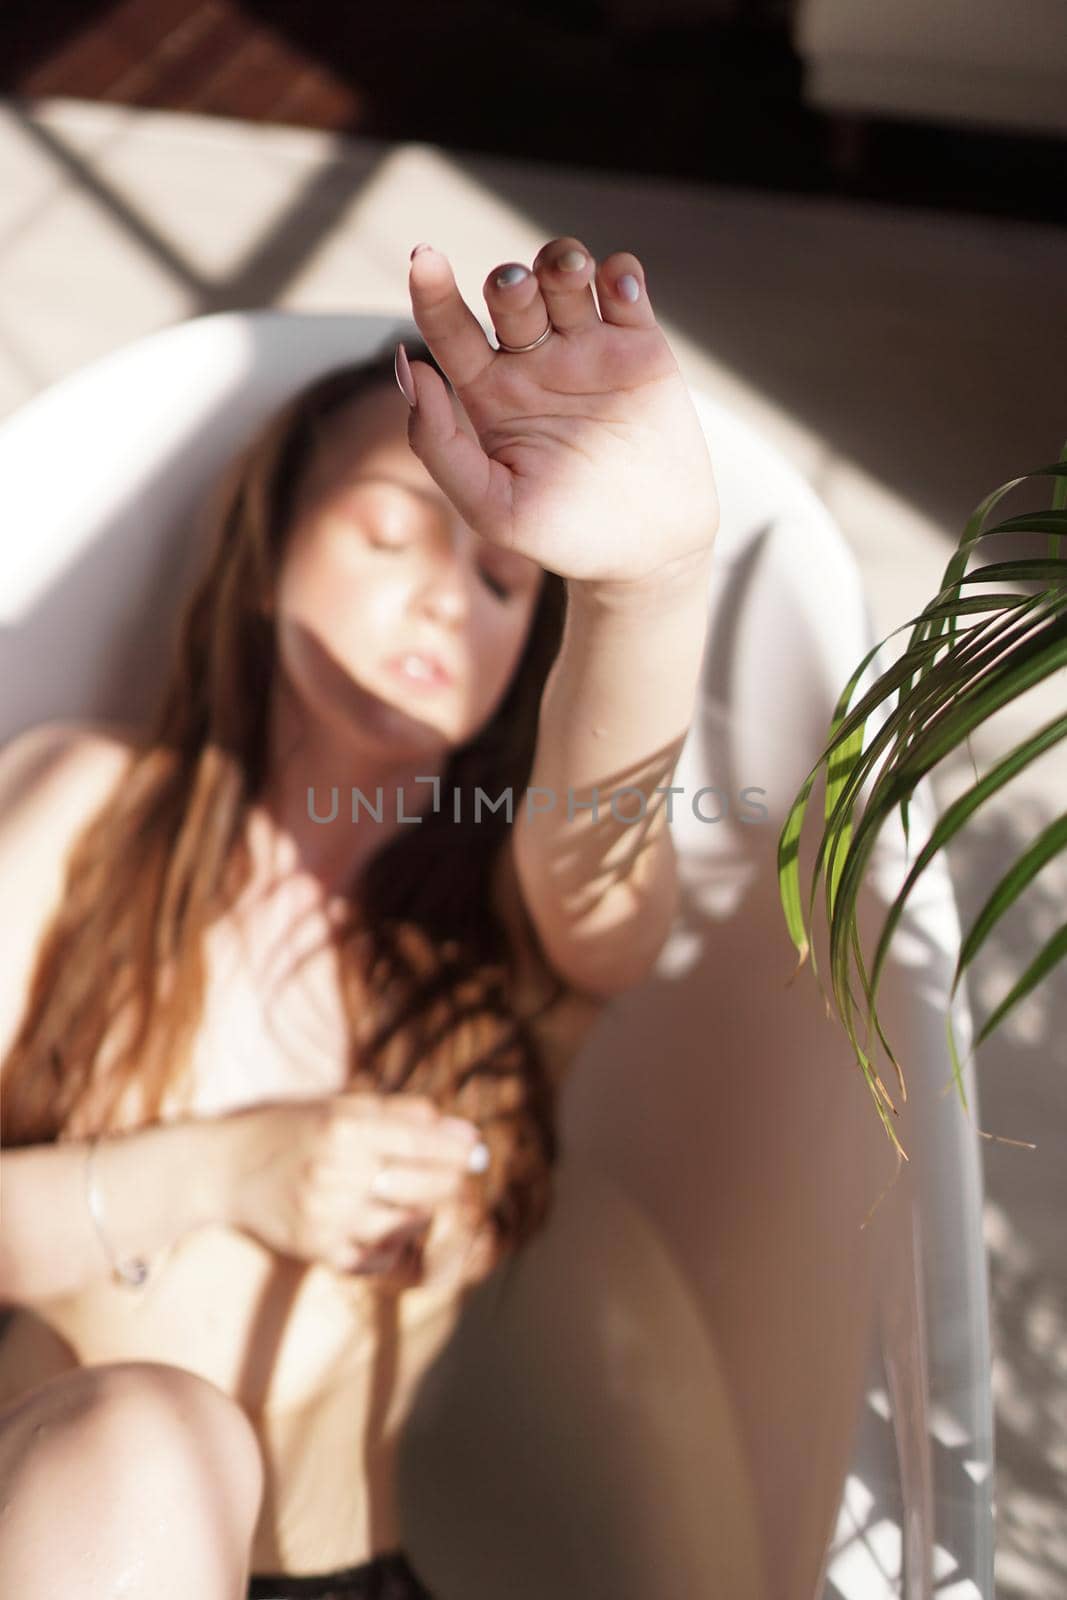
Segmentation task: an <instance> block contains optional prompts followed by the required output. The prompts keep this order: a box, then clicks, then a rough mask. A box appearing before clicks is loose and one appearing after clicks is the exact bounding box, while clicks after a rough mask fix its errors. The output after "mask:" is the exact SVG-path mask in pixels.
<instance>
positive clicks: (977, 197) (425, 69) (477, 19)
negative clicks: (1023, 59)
mask: <svg viewBox="0 0 1067 1600" xmlns="http://www.w3.org/2000/svg"><path fill="white" fill-rule="evenodd" d="M789 4H790V0H736V5H735V12H736V15H737V16H738V17H739V18H741V17H743V18H744V21H743V22H741V21H735V22H723V21H719V22H714V21H709V22H706V23H703V24H700V25H694V26H689V27H685V28H679V27H674V28H666V27H657V28H651V29H650V28H643V29H642V28H637V27H635V26H632V25H631V26H622V25H621V24H620V23H619V22H618V21H617V20H616V21H613V20H612V19H611V18H610V17H609V16H608V14H607V11H606V8H605V7H603V6H602V5H600V4H599V3H598V0H404V4H403V5H402V6H401V5H397V4H392V5H390V4H389V3H388V0H376V3H374V4H365V3H363V0H244V3H237V0H107V3H104V0H40V3H39V4H37V5H24V6H21V7H18V8H16V11H15V14H14V15H11V14H7V15H5V17H4V20H3V23H2V25H0V39H2V42H3V46H4V51H3V60H2V61H0V93H2V94H5V95H8V96H13V97H16V98H27V99H32V98H36V97H39V96H45V95H67V96H74V97H76V98H84V99H91V100H105V101H112V102H118V103H121V104H124V105H138V106H150V107H163V108H170V109H175V110H182V111H194V112H201V113H204V114H207V115H219V116H228V117H242V118H249V119H251V120H253V121H269V122H279V123H291V124H296V125H299V126H304V127H313V128H324V129H331V130H335V131H340V132H346V133H352V134H357V135H363V136H365V137H369V138H378V139H388V140H405V139H406V140H411V139H415V140H421V141H427V142H430V143H433V144H437V145H441V146H443V147H446V148H450V149H454V150H458V151H463V150H470V151H479V152H491V153H494V154H497V155H501V156H512V157H520V158H526V159H530V160H536V161H542V162H548V163H556V162H559V163H565V164H567V165H575V166H579V167H585V168H596V169H605V168H606V169H612V170H616V171H625V172H631V173H648V174H650V175H654V174H663V175H668V176H673V177H679V178H687V179H693V180H697V181H707V182H712V183H725V184H743V185H746V186H748V187H753V188H762V189H770V190H777V191H780V192H781V191H785V192H792V193H822V194H838V195H843V196H853V197H866V198H869V199H873V200H883V201H888V202H892V203H894V204H898V205H901V204H902V205H916V206H934V207H941V208H949V209H957V210H965V211H977V212H985V213H992V214H1001V215H1010V216H1017V217H1025V218H1034V219H1037V220H1044V221H1056V222H1067V184H1065V183H1064V182H1063V173H1064V168H1065V165H1067V145H1065V143H1064V142H1063V141H1059V140H1052V139H1038V138H1029V137H1023V136H1018V135H1016V136H1002V135H996V134H991V133H982V132H973V131H968V132H965V131H962V130H959V129H949V128H942V127H933V126H927V125H922V124H908V123H893V122H889V121H877V122H870V123H858V122H841V121H831V120H829V119H827V118H824V117H822V116H820V115H818V114H816V113H813V112H812V111H810V110H809V109H807V108H806V107H805V106H804V104H803V101H802V96H801V84H802V69H801V63H800V61H799V60H798V58H797V57H796V55H795V53H794V51H793V48H792V45H791V41H790V35H789V27H788V13H789ZM717 9H718V11H719V13H720V15H721V12H722V10H723V9H725V7H724V6H723V5H722V4H721V3H720V5H719V7H718V8H717Z"/></svg>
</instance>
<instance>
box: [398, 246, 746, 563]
mask: <svg viewBox="0 0 1067 1600" xmlns="http://www.w3.org/2000/svg"><path fill="white" fill-rule="evenodd" d="M579 258H580V260H579ZM576 261H577V262H578V263H579V264H577V265H574V263H575V262H576ZM517 266H518V264H517V263H512V264H510V265H508V266H506V267H504V268H501V267H496V268H494V269H493V271H492V272H491V273H490V274H489V276H488V277H487V278H486V280H485V284H484V289H483V292H484V295H485V300H486V305H487V306H488V309H489V314H490V317H491V319H492V322H493V326H494V328H495V329H496V333H497V337H498V339H499V340H501V341H502V342H504V343H505V344H510V345H525V344H530V343H531V342H532V341H534V340H536V339H537V338H538V337H539V335H540V334H541V333H542V332H543V331H544V330H545V329H546V328H549V327H550V328H551V330H552V331H551V333H550V335H549V337H548V338H547V339H545V341H544V343H542V344H540V345H539V346H538V347H537V348H536V349H533V350H529V351H526V352H524V353H522V354H511V353H508V352H504V351H499V350H496V349H494V347H493V346H492V345H491V344H490V343H489V341H488V339H487V338H486V336H485V333H484V332H483V330H482V327H481V325H480V323H479V322H478V320H477V318H476V317H475V316H474V313H473V312H472V311H471V310H470V308H469V306H468V305H467V304H466V302H465V301H464V299H463V297H462V296H461V294H460V293H459V290H458V288H457V287H456V282H455V279H454V277H453V275H452V269H451V267H450V265H449V262H448V259H447V257H445V256H444V255H442V254H441V253H440V252H439V251H437V250H435V249H433V248H432V246H429V245H419V246H417V247H416V250H415V251H414V252H413V255H412V261H411V272H410V278H409V289H410V294H411V305H412V311H413V315H414V318H415V321H416V323H417V325H418V327H419V330H420V332H421V333H422V336H423V338H424V339H425V341H426V343H427V345H428V346H429V348H430V350H431V351H432V352H433V356H434V359H435V360H436V361H437V362H438V363H439V364H440V366H441V369H442V371H444V372H445V373H446V374H447V375H448V379H449V383H451V385H452V388H453V389H454V391H455V395H456V397H457V398H458V400H459V401H460V405H461V410H460V409H459V408H457V407H456V405H455V402H454V401H453V399H452V397H451V395H450V394H449V391H448V388H447V386H446V385H445V384H444V383H443V382H442V380H441V378H440V377H439V375H438V374H437V373H436V372H435V371H434V370H433V368H432V367H430V366H429V365H428V364H427V363H425V362H420V361H416V362H414V363H410V364H409V363H408V362H407V358H406V354H405V353H402V347H399V348H398V352H397V377H398V381H399V382H400V383H401V387H404V383H405V379H406V380H407V382H408V383H409V384H410V385H411V387H410V389H409V390H408V399H409V401H410V400H411V399H412V394H414V396H415V400H416V404H415V406H414V409H413V410H412V413H411V417H410V420H409V427H408V434H409V439H410V443H411V447H412V449H413V450H414V452H415V454H416V455H417V456H418V458H419V460H420V461H421V462H422V463H423V465H424V466H425V467H426V469H427V471H428V472H429V473H430V475H431V477H433V479H434V480H435V482H436V483H437V484H438V486H439V487H440V488H441V490H442V491H443V492H444V493H445V494H446V495H447V496H448V498H449V499H450V500H451V502H452V504H453V505H454V506H455V508H456V510H457V511H458V512H459V514H460V516H461V517H462V518H463V519H464V521H465V522H466V523H467V524H468V525H469V526H470V527H472V528H473V529H474V530H475V532H476V533H479V534H481V536H482V537H483V538H485V539H487V540H489V541H490V542H491V543H493V544H499V545H502V546H504V547H505V548H507V549H510V550H515V551H517V552H519V553H520V554H521V555H524V556H527V557H529V558H530V559H532V560H534V561H537V562H538V563H539V564H540V565H541V566H543V567H546V568H547V569H548V570H549V571H551V572H556V573H559V574H560V575H561V576H563V577H565V578H572V579H576V580H582V581H584V582H587V583H590V584H593V585H595V584H598V583H605V584H618V583H631V582H633V583H637V584H640V583H641V581H642V580H645V579H649V578H658V577H660V576H668V575H673V574H674V573H676V572H679V571H681V572H683V573H684V571H685V569H686V567H687V565H688V564H692V565H693V567H694V569H696V568H697V567H699V566H700V565H701V563H706V560H707V556H708V552H709V550H710V546H711V544H712V541H713V539H714V537H715V533H716V531H717V528H718V517H719V507H718V498H717V495H716V491H715V481H714V477H713V474H712V468H711V461H710V459H709V456H708V450H707V445H706V442H705V439H704V433H703V430H702V428H701V426H700V422H699V419H698V417H697V414H696V411H695V409H694V406H693V403H692V400H691V399H690V397H689V393H688V390H687V388H686V385H685V382H684V380H683V378H682V376H681V373H680V372H679V369H678V363H677V361H676V360H675V358H674V355H673V354H672V352H671V349H670V347H669V345H668V344H667V341H666V339H665V337H664V335H663V332H662V330H661V329H660V328H659V326H658V324H657V322H656V318H655V313H654V312H653V309H652V306H651V304H650V302H649V298H648V291H647V287H646V285H645V282H644V273H643V271H642V268H641V263H640V262H639V261H638V259H637V257H636V256H634V255H630V254H628V253H626V252H624V251H616V252H615V253H614V254H613V255H610V256H607V257H606V258H605V259H604V260H603V261H601V262H599V263H597V262H596V261H594V259H593V258H592V256H591V254H590V252H589V251H588V250H587V249H586V248H585V246H584V245H583V244H582V243H581V241H580V240H578V239H571V238H559V239H553V240H551V241H550V242H549V243H548V244H546V245H545V246H544V247H543V248H542V249H541V250H540V251H539V252H538V254H537V257H536V258H535V260H534V263H533V269H532V271H530V270H527V269H525V268H522V269H521V270H518V271H516V267H517ZM501 272H503V273H504V277H505V279H506V280H510V281H505V282H504V283H501V282H500V274H501ZM594 283H595V286H596V296H595V297H594V293H593V286H594ZM628 288H629V289H630V294H629V295H628V294H627V292H626V291H627V289H628ZM634 290H636V294H634V293H633V291H634ZM598 302H599V305H598Z"/></svg>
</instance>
